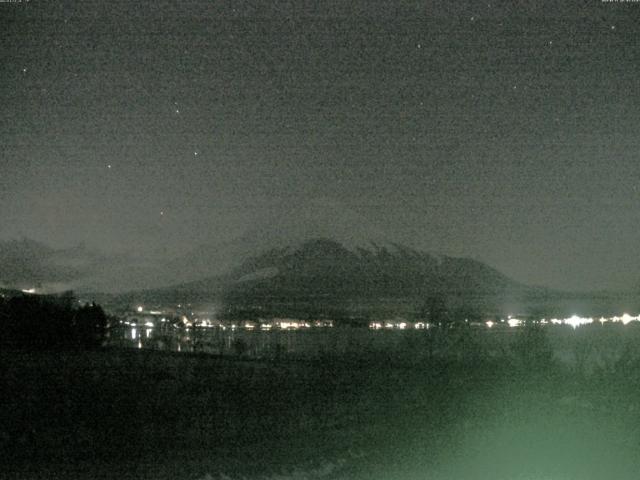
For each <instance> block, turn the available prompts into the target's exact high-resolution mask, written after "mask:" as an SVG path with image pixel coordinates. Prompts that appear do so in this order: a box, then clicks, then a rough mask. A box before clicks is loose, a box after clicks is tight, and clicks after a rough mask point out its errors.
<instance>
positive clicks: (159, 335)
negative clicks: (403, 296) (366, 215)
mask: <svg viewBox="0 0 640 480" xmlns="http://www.w3.org/2000/svg"><path fill="white" fill-rule="evenodd" d="M385 333H387V332H385ZM412 333H417V332H412ZM110 338H111V340H110V342H109V343H110V344H111V345H114V346H121V347H131V348H143V349H151V350H164V351H175V352H201V353H210V354H216V355H242V356H248V357H277V356H280V355H284V354H287V355H304V356H321V355H323V354H326V353H329V352H331V353H336V352H339V353H347V352H350V351H360V350H362V349H367V348H372V347H381V348H383V347H388V346H394V344H399V342H402V339H403V332H388V334H387V335H384V336H381V335H379V334H378V335H376V334H375V333H374V332H371V331H370V330H368V329H352V328H346V329H342V328H310V329H298V330H287V329H272V330H264V329H244V328H235V329H232V328H226V329H222V328H202V327H200V328H195V329H194V328H193V327H191V328H180V329H178V328H175V327H172V326H167V327H164V326H161V327H155V328H150V327H146V328H143V329H140V328H138V327H135V326H126V325H122V326H119V327H116V328H115V329H114V330H112V333H111V335H110ZM376 339H377V341H374V340H376ZM381 340H382V341H381ZM376 344H377V345H376Z"/></svg>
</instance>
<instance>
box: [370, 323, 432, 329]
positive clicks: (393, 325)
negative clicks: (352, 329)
mask: <svg viewBox="0 0 640 480" xmlns="http://www.w3.org/2000/svg"><path fill="white" fill-rule="evenodd" d="M369 328H370V329H371V330H382V329H383V328H385V329H387V330H393V329H397V330H407V329H411V328H414V329H416V330H424V329H425V328H429V324H428V323H425V322H416V323H410V322H404V321H402V322H395V321H386V322H370V323H369Z"/></svg>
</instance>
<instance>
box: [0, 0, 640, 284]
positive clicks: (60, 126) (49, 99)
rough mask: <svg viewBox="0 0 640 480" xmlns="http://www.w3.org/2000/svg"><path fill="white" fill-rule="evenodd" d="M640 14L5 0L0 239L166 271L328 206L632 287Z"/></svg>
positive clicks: (600, 8) (559, 273)
mask: <svg viewBox="0 0 640 480" xmlns="http://www.w3.org/2000/svg"><path fill="white" fill-rule="evenodd" d="M639 18H640V3H602V2H600V1H598V0H591V1H584V2H573V3H572V2H565V1H559V2H535V1H532V2H504V3H496V2H493V1H491V2H489V3H487V2H457V1H456V2H423V1H398V2H392V1H378V0H374V1H366V2H357V1H328V2H319V1H318V2H310V1H303V0H292V1H288V2H278V1H265V2H258V1H237V0H234V1H210V2H204V1H181V2H167V1H164V0H162V1H142V2H133V1H127V2H123V1H119V0H115V1H110V2H105V1H100V2H98V1H93V0H92V1H83V2H58V1H56V2H44V1H36V0H33V1H30V2H24V1H23V2H22V3H0V42H1V45H2V48H1V49H0V73H1V77H0V78H1V83H0V106H1V107H0V108H1V110H2V115H0V122H1V123H0V148H1V150H0V239H10V238H19V237H22V236H25V237H28V238H32V239H35V240H38V241H42V242H44V243H46V244H48V245H52V246H54V247H66V246H71V245H75V244H78V243H81V242H84V243H85V244H86V245H88V246H89V247H90V248H95V249H98V250H101V251H104V252H107V253H116V252H118V253H121V252H127V253H128V254H130V255H131V256H132V257H133V258H137V257H139V258H155V259H158V258H161V257H162V256H167V257H169V256H176V255H180V254H183V253H186V252H188V251H189V250H191V249H193V248H195V247H196V246H198V245H200V244H203V243H215V242H223V241H228V240H231V239H233V238H234V237H236V236H239V235H242V234H243V232H245V231H246V230H247V229H250V228H253V227H254V226H255V225H256V224H258V223H260V222H264V221H265V219H271V218H278V217H281V216H286V215H289V214H290V213H288V212H290V209H291V208H292V207H293V206H295V207H296V208H304V206H305V205H325V206H326V208H327V209H329V210H331V212H332V215H335V217H336V218H337V219H339V218H340V217H341V216H342V215H348V216H349V218H351V217H353V216H355V217H357V218H362V219H363V222H365V221H366V223H367V224H370V225H374V226H375V228H376V229H377V230H378V231H383V232H385V234H387V235H389V236H390V237H393V238H394V239H395V240H397V241H399V242H402V243H406V244H409V245H411V246H415V247H419V248H423V249H426V250H428V251H433V252H439V253H446V254H451V255H463V256H470V257H473V258H477V259H480V260H483V261H486V262H487V263H489V264H490V265H492V266H495V267H496V268H498V269H500V270H501V271H503V272H504V273H506V274H507V275H509V276H511V277H513V278H514V279H516V280H519V281H523V282H527V283H532V284H542V285H548V286H552V287H562V288H567V289H582V288H625V287H630V286H636V285H637V284H638V280H639V278H640V276H639V275H638V269H639V267H640V261H639V260H638V259H639V255H638V254H639V253H640V241H639V240H640V228H638V227H639V224H640V208H638V207H639V206H640V202H639V200H640V192H639V191H638V185H639V174H640V156H639V153H640V150H639V141H638V139H639V138H640V137H639V135H640V48H639V44H638V43H639V41H640V40H639V39H640V35H639V34H640V29H639V28H638V19H639ZM301 206H302V207H301Z"/></svg>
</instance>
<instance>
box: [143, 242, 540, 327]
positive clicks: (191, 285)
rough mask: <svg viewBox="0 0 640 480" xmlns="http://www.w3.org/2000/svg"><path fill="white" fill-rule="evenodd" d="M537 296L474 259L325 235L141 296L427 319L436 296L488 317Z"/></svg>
mask: <svg viewBox="0 0 640 480" xmlns="http://www.w3.org/2000/svg"><path fill="white" fill-rule="evenodd" d="M533 291H534V289H531V288H530V287H527V286H524V285H522V284H520V283H518V282H516V281H513V280H511V279H509V278H507V277H506V276H505V275H503V274H501V273H500V272H498V271H497V270H495V269H493V268H491V267H489V266H487V265H485V264H483V263H482V262H479V261H476V260H472V259H466V258H454V257H447V256H434V255H430V254H428V253H425V252H421V251H419V250H415V249H412V248H409V247H406V246H402V245H399V244H384V245H380V244H377V243H375V242H369V243H368V244H367V245H363V246H351V247H349V248H347V247H346V246H345V245H343V244H342V243H340V242H338V241H335V240H331V239H326V238H317V239H313V240H307V241H304V242H302V243H299V244H298V245H295V246H286V247H278V248H272V249H268V250H266V251H263V252H262V253H259V254H257V255H253V256H250V257H248V258H246V259H245V260H244V261H243V262H241V263H240V265H239V266H238V267H237V268H235V269H232V270H231V271H230V272H228V273H227V274H224V275H218V276H212V277H210V278H206V279H201V280H198V281H194V282H188V283H182V284H179V285H176V286H173V287H170V288H164V289H159V290H152V291H147V292H144V294H143V293H142V292H140V295H141V296H139V297H138V298H144V299H147V300H152V299H156V300H159V299H163V300H167V299H171V300H175V301H193V302H198V301H208V302H211V301H215V302H216V303H218V304H219V305H221V310H222V311H223V312H224V313H225V314H226V315H231V316H234V315H236V316H244V317H255V316H277V315H296V316H309V317H318V316H342V317H344V316H347V317H376V316H384V315H397V314H404V315H411V316H416V315H419V314H420V310H421V308H422V305H423V304H424V302H425V301H426V299H427V298H429V297H432V296H434V295H439V296H442V297H444V298H446V300H447V303H448V305H449V306H450V308H452V309H466V311H468V312H471V311H478V312H479V313H484V312H485V311H488V310H491V309H495V308H496V304H497V303H498V302H499V301H502V299H504V298H505V297H506V296H514V295H518V296H522V295H526V294H530V293H532V292H533Z"/></svg>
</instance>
